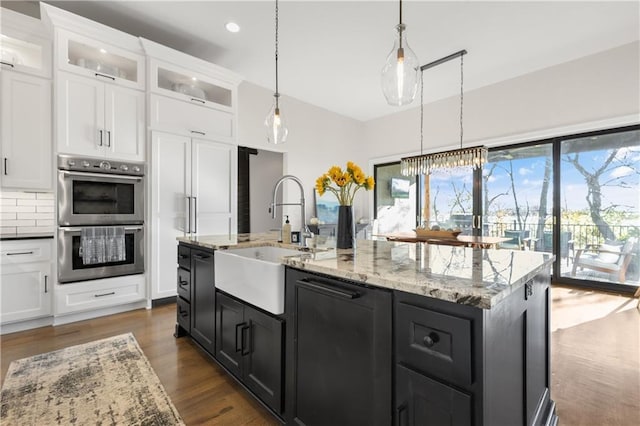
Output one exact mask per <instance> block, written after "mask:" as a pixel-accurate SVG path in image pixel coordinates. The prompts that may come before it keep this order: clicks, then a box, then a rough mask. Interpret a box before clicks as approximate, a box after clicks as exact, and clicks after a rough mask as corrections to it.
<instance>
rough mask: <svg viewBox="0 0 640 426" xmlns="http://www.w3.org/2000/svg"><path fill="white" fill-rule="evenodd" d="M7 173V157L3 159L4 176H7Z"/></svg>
mask: <svg viewBox="0 0 640 426" xmlns="http://www.w3.org/2000/svg"><path fill="white" fill-rule="evenodd" d="M8 174H9V172H8V171H7V157H4V175H5V176H6V175H8Z"/></svg>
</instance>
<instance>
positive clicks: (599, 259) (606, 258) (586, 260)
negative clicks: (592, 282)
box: [571, 238, 636, 283]
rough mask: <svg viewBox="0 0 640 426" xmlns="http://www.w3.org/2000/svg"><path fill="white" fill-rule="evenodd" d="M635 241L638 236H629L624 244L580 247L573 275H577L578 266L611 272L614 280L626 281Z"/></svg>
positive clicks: (574, 263) (574, 262)
mask: <svg viewBox="0 0 640 426" xmlns="http://www.w3.org/2000/svg"><path fill="white" fill-rule="evenodd" d="M635 243H636V238H629V239H628V240H627V242H626V243H624V245H622V246H616V245H610V244H600V245H599V246H588V247H586V248H583V249H578V250H577V251H576V257H575V260H574V261H573V269H572V271H571V276H572V277H575V276H576V271H577V269H578V268H580V269H581V270H582V269H585V268H586V269H592V270H595V271H600V272H606V273H608V274H610V276H611V279H612V280H613V281H616V280H617V281H618V282H620V283H624V282H625V280H626V273H627V268H628V267H629V264H630V263H631V258H632V257H633V248H634V246H635Z"/></svg>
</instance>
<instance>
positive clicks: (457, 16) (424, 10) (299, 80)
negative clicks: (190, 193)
mask: <svg viewBox="0 0 640 426" xmlns="http://www.w3.org/2000/svg"><path fill="white" fill-rule="evenodd" d="M49 3H52V4H54V5H56V6H58V7H61V8H63V9H67V10H69V11H71V12H74V13H77V14H79V15H83V16H86V17H88V18H90V19H93V20H95V21H99V22H102V23H104V24H106V25H109V26H112V27H115V28H119V29H121V30H124V31H127V32H129V33H132V34H135V35H140V36H143V37H145V38H149V39H151V40H155V41H157V42H159V43H162V44H165V45H169V46H171V47H174V48H176V49H179V50H182V51H184V52H187V53H190V54H192V55H194V56H198V57H201V58H203V59H206V60H209V61H211V62H214V63H216V64H218V65H221V66H223V67H226V68H229V69H231V70H233V71H235V72H237V73H238V74H240V75H241V76H243V77H244V78H245V79H246V80H248V81H250V82H252V83H255V84H257V85H260V86H263V87H267V88H269V89H270V90H273V89H274V86H275V83H274V80H275V71H274V6H275V2H274V1H273V0H271V1H241V0H236V1H70V2H68V1H51V2H49ZM403 5H404V12H403V15H404V16H403V18H404V19H403V21H404V23H405V24H406V25H407V37H408V43H409V45H410V46H411V48H412V49H413V50H414V51H415V53H416V54H417V56H418V58H419V59H420V62H421V63H422V64H425V63H428V62H431V61H433V60H435V59H438V58H440V57H443V56H446V55H448V54H450V53H453V52H455V51H458V50H460V49H467V51H468V52H469V54H468V55H466V56H465V58H464V60H465V62H464V64H465V65H464V73H465V91H469V90H472V89H477V88H480V87H483V86H487V85H490V84H493V83H497V82H500V81H503V80H506V79H511V78H514V77H517V76H519V75H523V74H527V73H530V72H534V71H536V70H540V69H542V68H546V67H550V66H553V65H556V64H560V63H563V62H567V61H570V60H573V59H577V58H580V57H583V56H587V55H590V54H594V53H596V52H600V51H603V50H607V49H610V48H612V47H616V46H620V45H623V44H626V43H630V42H633V41H636V40H638V39H639V38H640V2H638V1H627V2H613V1H602V2H597V1H588V2H576V1H567V2H562V1H552V2H540V1H534V2H521V1H510V2H504V1H502V2H480V1H467V2H461V1H445V2H434V1H405V2H403ZM229 20H233V21H235V22H237V23H238V24H239V25H240V26H241V31H240V32H239V33H237V34H231V33H229V32H227V31H226V30H225V29H224V24H225V23H226V22H227V21H229ZM397 21H398V2H396V1H371V0H370V1H326V0H325V1H306V0H305V1H287V0H281V1H280V58H279V64H280V69H279V78H280V92H281V93H283V94H284V95H288V96H291V97H294V98H297V99H299V100H302V101H304V102H308V103H310V104H313V105H317V106H319V107H322V108H325V109H328V110H331V111H334V112H336V113H339V114H342V115H344V116H347V117H351V118H354V119H357V120H362V121H366V120H370V119H373V118H376V117H380V116H384V115H387V114H392V113H394V112H397V111H399V108H397V107H391V106H389V105H387V104H386V101H385V99H384V96H383V94H382V91H381V89H380V70H381V68H382V65H383V63H384V61H385V59H386V56H387V55H388V54H389V52H390V50H391V48H392V45H393V36H394V33H395V31H394V27H395V25H396V24H397ZM424 78H425V103H428V102H431V101H433V100H436V99H441V98H444V97H448V96H452V95H455V94H457V93H459V78H460V75H459V65H458V64H457V63H456V62H449V63H447V64H444V65H441V66H439V67H436V68H433V69H431V70H428V71H425V75H424ZM577 78H578V76H577ZM416 105H417V101H414V103H413V104H412V105H410V106H409V107H412V106H413V107H415V106H416ZM283 108H286V103H285V105H284V106H283Z"/></svg>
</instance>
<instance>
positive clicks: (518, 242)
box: [500, 229, 529, 250]
mask: <svg viewBox="0 0 640 426" xmlns="http://www.w3.org/2000/svg"><path fill="white" fill-rule="evenodd" d="M504 236H505V238H511V239H510V240H509V241H505V242H504V243H500V248H506V249H514V250H524V242H525V239H526V238H529V231H528V230H527V231H518V230H515V229H513V230H511V229H507V230H505V231H504Z"/></svg>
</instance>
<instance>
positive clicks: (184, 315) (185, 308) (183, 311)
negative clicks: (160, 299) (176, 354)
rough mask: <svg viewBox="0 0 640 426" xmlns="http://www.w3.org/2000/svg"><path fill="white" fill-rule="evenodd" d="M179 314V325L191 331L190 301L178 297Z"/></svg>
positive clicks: (188, 331)
mask: <svg viewBox="0 0 640 426" xmlns="http://www.w3.org/2000/svg"><path fill="white" fill-rule="evenodd" d="M177 302H178V303H177V306H178V311H177V316H178V325H179V326H180V327H182V328H183V329H184V330H185V331H186V332H187V333H190V332H191V306H190V304H189V302H187V301H186V300H184V299H182V298H180V297H178V300H177Z"/></svg>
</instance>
